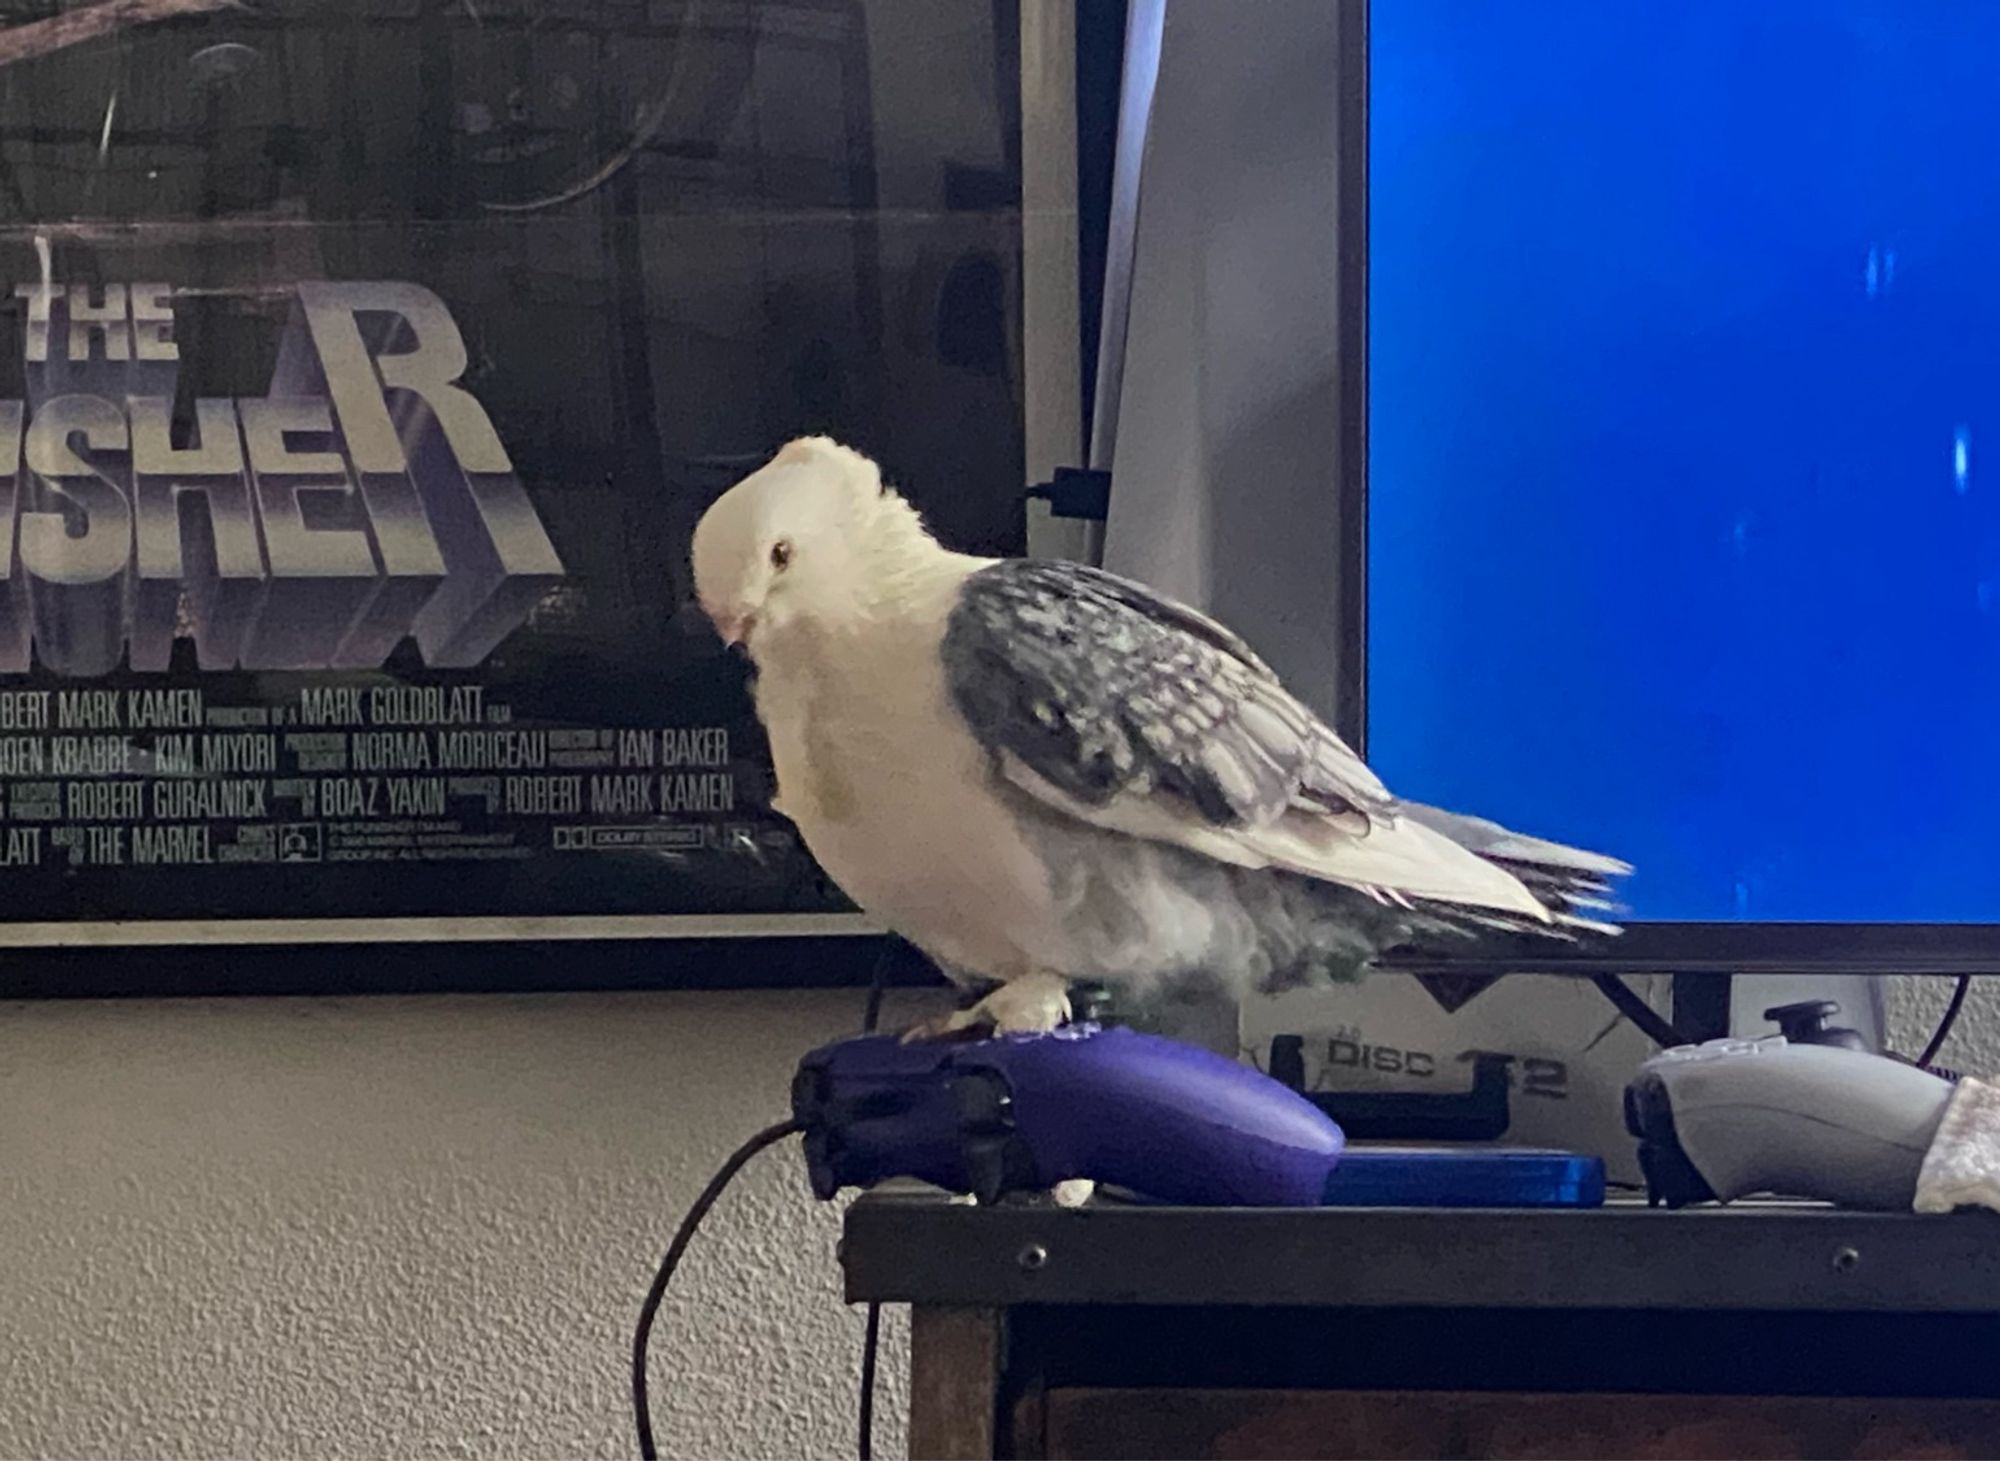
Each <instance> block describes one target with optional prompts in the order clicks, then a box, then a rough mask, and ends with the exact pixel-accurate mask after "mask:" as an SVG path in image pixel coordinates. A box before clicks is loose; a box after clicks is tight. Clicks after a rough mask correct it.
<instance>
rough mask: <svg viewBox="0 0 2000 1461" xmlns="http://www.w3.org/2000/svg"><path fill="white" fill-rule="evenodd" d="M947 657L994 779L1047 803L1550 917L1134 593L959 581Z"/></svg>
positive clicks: (1105, 583) (1011, 571)
mask: <svg viewBox="0 0 2000 1461" xmlns="http://www.w3.org/2000/svg"><path fill="white" fill-rule="evenodd" d="M942 654H943V659H944V666H945V675H946V680H947V683H948V685H949V689H950V694H951V697H952V701H953V704H954V705H955V707H956V708H957V710H958V712H959V714H960V715H961V716H962V717H963V718H964V720H965V722H966V724H967V725H968V727H970V729H971V731H972V734H973V735H974V736H975V737H976V738H977V739H978V741H979V743H980V744H981V745H982V746H983V747H984V748H985V749H986V751H987V752H988V754H989V755H991V756H992V758H993V761H994V765H995V768H996V771H997V773H998V774H999V775H1000V776H1001V777H1003V778H1004V779H1005V780H1007V781H1008V782H1011V783H1012V784H1013V785H1014V786H1015V787H1017V788H1018V789H1020V790H1021V791H1024V792H1026V793H1027V794H1028V795H1030V796H1032V797H1034V798H1035V799H1036V800H1037V801H1039V802H1040V803H1041V804H1042V805H1043V806H1044V807H1045V808H1047V809H1050V810H1053V811H1056V812H1059V813H1063V814H1066V815H1068V816H1070V817H1073V818H1076V819H1077V820H1080V821H1084V822H1088V823H1090V824H1092V825H1094V826H1097V827H1100V828H1103V829H1106V830H1109V831H1115V832H1122V833H1126V834H1128V835H1132V836H1140V837H1147V838H1151V839H1153V840H1157V841H1162V842H1170V843H1173V844H1175V845H1178V846H1181V847H1184V848H1186V849H1188V850H1190V851H1193V852H1198V853H1201V854H1204V855H1206V856H1208V857H1212V858H1215V859H1217V860H1219V861H1222V862H1227V863H1233V864H1236V865H1238V866H1242V867H1250V868H1275V869H1281V870H1285V871H1289V872H1295V873H1300V874H1303V875H1306V876H1309V877H1314V878H1322V879H1326V880H1328V881H1333V882H1339V883H1343V884H1345V885H1347V886H1349V887H1354V888H1359V889H1362V890H1363V891H1366V892H1369V893H1370V894H1373V895H1376V896H1378V897H1381V898H1384V899H1385V900H1393V901H1396V902H1401V903H1403V904H1404V906H1409V904H1408V902H1406V901H1405V900H1418V901H1435V902H1441V903H1447V904H1464V905H1468V906H1471V907H1476V908H1482V909H1487V910H1493V911H1495V912H1498V913H1503V914H1507V915H1511V916H1512V917H1514V918H1518V919H1523V920H1525V921H1526V922H1528V923H1534V924H1539V923H1544V922H1546V921H1547V920H1548V918H1549V912H1548V910H1547V908H1546V907H1545V905H1544V903H1543V902H1542V901H1540V900H1539V899H1538V898H1537V897H1536V896H1534V895H1532V894H1531V893H1530V892H1529V890H1528V889H1527V888H1526V887H1525V886H1524V885H1523V883H1522V882H1521V881H1519V880H1518V879H1516V878H1515V877H1514V876H1512V875H1511V874H1509V873H1508V872H1506V871H1503V870H1502V869H1501V868H1499V867H1498V866H1496V865H1495V864H1494V863H1492V862H1489V861H1488V860H1486V859H1485V858H1483V857H1480V856H1477V855H1475V854H1473V853H1471V852H1468V851H1467V850H1466V849H1465V848H1463V847H1461V846H1460V845H1459V844H1458V843H1457V842H1456V841H1455V840H1453V839H1452V837H1451V836H1450V835H1449V834H1448V833H1446V832H1439V831H1434V830H1432V829H1431V828H1430V827H1428V826H1426V825H1425V824H1424V822H1423V821H1421V820H1419V819H1412V818H1409V817H1407V816H1405V815H1404V814H1403V813H1404V808H1403V807H1402V806H1401V805H1400V804H1399V803H1398V802H1397V800H1396V799H1395V798H1394V797H1392V796H1391V795H1390V794H1389V791H1388V790H1387V788H1385V787H1384V786H1383V785H1382V783H1381V781H1380V780H1379V779H1378V778H1377V777H1376V776H1375V774H1374V773H1373V772H1372V771H1370V770H1369V769H1368V767H1367V766H1366V765H1365V764H1364V763H1363V762H1362V761H1361V759H1360V757H1358V756H1356V755H1355V754H1354V752H1353V751H1352V750H1351V749H1349V748H1348V746H1347V745H1346V744H1345V743H1344V742H1342V741H1341V740H1340V738H1339V737H1338V736H1336V735H1335V734H1334V733H1333V731H1332V730H1331V729H1329V728H1328V727H1327V726H1326V725H1325V724H1324V723H1322V722H1321V721H1320V720H1319V719H1318V718H1317V717H1316V716H1314V715H1313V714H1312V713H1311V712H1310V711H1309V710H1307V709H1306V708H1305V707H1304V706H1303V705H1301V704H1300V703H1299V702H1298V701H1297V700H1296V699H1295V698H1294V697H1293V696H1292V695H1291V694H1289V693H1288V692H1287V691H1286V690H1285V688H1284V687H1283V685H1281V684H1280V683H1279V681H1278V678H1277V676H1276V675H1274V674H1273V673H1272V672H1271V670H1270V669H1269V668H1268V667H1267V666H1266V665H1265V664H1264V663H1263V662H1262V661H1261V660H1259V659H1258V658H1257V656H1256V655H1255V654H1253V653H1252V652H1251V651H1250V649H1249V648H1248V646H1246V645H1245V644H1244V643H1243V641H1242V640H1241V639H1239V638H1237V636H1236V635H1234V634H1232V633H1231V632H1230V631H1229V630H1227V629H1225V628H1223V627H1222V626H1221V625H1219V624H1217V623H1215V622H1214V621H1212V620H1210V619H1208V618H1206V617H1204V616H1203V615H1201V614H1198V613H1196V612H1195V611H1194V610H1192V609H1189V608H1187V607H1186V606H1184V605H1180V604H1176V603H1172V602H1171V601H1169V600H1166V599H1163V598H1161V597H1160V596H1159V595H1157V594H1155V593H1153V592H1151V591H1150V590H1148V589H1146V588H1144V587H1142V586H1140V585H1139V584H1136V583H1132V582H1129V581H1128V580H1125V579H1121V578H1118V577H1115V576H1113V575H1111V574H1107V573H1104V572H1102V571H1101V570H1098V569H1093V568H1088V567H1085V566H1083V565H1080V564H1073V563H1063V562H1037V561H1028V560H1007V561H1003V562H1000V563H996V564H993V565H991V566H989V567H986V568H983V569H981V570H979V571H978V572H976V573H974V574H973V575H971V576H970V577H969V578H968V579H967V580H966V582H965V584H964V586H963V589H962V591H961V595H960V599H959V602H958V604H957V606H956V607H955V609H954V610H953V613H952V616H951V621H950V623H949V625H948V626H947V628H946V633H945V638H944V643H943V648H942Z"/></svg>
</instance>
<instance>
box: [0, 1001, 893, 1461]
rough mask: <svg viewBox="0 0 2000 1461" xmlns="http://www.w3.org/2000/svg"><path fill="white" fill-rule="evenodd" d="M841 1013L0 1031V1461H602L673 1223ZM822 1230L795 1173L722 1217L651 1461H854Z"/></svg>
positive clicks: (38, 1015)
mask: <svg viewBox="0 0 2000 1461" xmlns="http://www.w3.org/2000/svg"><path fill="white" fill-rule="evenodd" d="M908 1008H909V1007H907V1006H906V1007H905V1009H906V1010H907V1009H908ZM859 1012H860V996H859V995H858V994H857V993H832V994H810V995H799V994H757V995H750V994H736V995H650V996H647V995H639V996H569V995H563V996H537V997H522V998H511V997H483V998H450V997H435V998H419V999H393V1000H392V999H380V1000H352V1001H321V1000H270V1001H266V1000H240V1001H220V1000H218V1001H188V1002H161V1003H132V1004H109V1003H107V1004H96V1003H91V1004H29V1005H21V1004H14V1005H6V1006H0V1254H4V1261H0V1457H6V1458H30V1457H33V1458H53V1457H63V1458H84V1457H132V1456H142V1455H143V1456H153V1457H202V1458H215V1457H224V1456H258V1457H268V1458H273V1461H283V1458H290V1457H308V1456H311V1457H339V1458H372V1457H382V1458H389V1457H397V1458H406V1457H433V1456H480V1457H558V1456H560V1457H572V1456H579V1457H580V1456H605V1457H618V1458H624V1457H627V1456H630V1455H632V1454H633V1453H634V1451H633V1441H632V1433H631V1429H630V1419H629V1409H628V1404H627V1369H626V1359H627V1354H628V1346H629V1340H630V1334H631V1327H632V1322H633V1318H634V1315H635V1312H636V1310H637V1306H638V1303H639V1300H640V1298H641V1296H642V1294H643V1292H644V1290H645V1285H646V1283H647V1281H648V1279H649V1278H650V1277H651V1274H652V1270H653V1266H654V1264H655V1263H656V1262H657V1261H658V1257H659V1254H660V1252H661V1251H662V1250H663V1248H664V1247H665V1245H666V1241H667V1239H668V1238H669V1237H670V1236H671V1233H672V1228H673V1225H674V1223H675V1222H676V1221H677V1220H678V1219H679V1217H680V1215H681V1213H682V1211H683V1210H684V1209H685V1207H686V1205H687V1203H688V1202H689V1201H690V1200H691V1199H692V1198H693V1196H694V1194H695V1192H696V1191H697V1190H698V1189H699V1187H700V1185H701V1183H702V1182H703V1181H705V1180H706V1179H707V1177H708V1176H709V1174H710V1173H711V1172H712V1171H713V1169H714V1168H715V1166H716V1164H717V1163H718V1162H719V1161H720V1160H721V1159H722V1158H723V1156H725V1155H726V1154H727V1153H728V1152H729V1150H730V1149H731V1148H733V1147H734V1146H735V1145H736V1144H737V1143H738V1142H739V1141H740V1140H741V1139H742V1138H743V1137H745V1136H747V1135H748V1134H749V1133H750V1132H751V1131H753V1130H755V1129H756V1128H757V1127H759V1126H762V1125H764V1124H765V1123H766V1122H768V1121H771V1120H774V1119H777V1118H779V1117H781V1116H782V1115H783V1114H784V1110H785V1103H786V1093H787V1089H788V1083H789V1078H790V1074H791V1069H792V1066H793V1064H794V1062H795V1061H796V1059H797V1057H798V1056H799V1054H800V1053H801V1052H803V1051H804V1050H806V1049H807V1048H809V1047H810V1046H812V1045H814V1044H817V1043H819V1042H820V1041H822V1040H824V1039H828V1038H833V1037H836V1036H839V1035H842V1034H845V1033H849V1032H851V1031H852V1030H853V1029H854V1028H855V1026H856V1025H857V1023H858V1019H859ZM838 1230H839V1220H838V1214H837V1213H836V1211H835V1210H833V1209H832V1208H831V1207H823V1206H820V1205H817V1204H815V1203H814V1202H813V1201H812V1200H811V1198H810V1196H809V1195H808V1194H807V1192H806V1190H805V1184H804V1176H803V1172H802V1170H801V1168H800V1166H799V1160H798V1156H797V1152H796V1150H795V1149H781V1150H779V1151H775V1152H771V1153H768V1154H766V1156H765V1157H763V1158H762V1159H760V1161H759V1162H758V1163H757V1164H755V1165H754V1166H753V1167H751V1169H750V1170H749V1171H747V1172H746V1173H745V1174H744V1175H743V1177H742V1178H740V1179H739V1181H738V1184H737V1186H736V1188H735V1189H733V1190H732V1192H731V1194H730V1195H729V1196H728V1197H726V1198H725V1199H724V1201H723V1203H722V1205H721V1206H720V1207H718V1208H717V1210H716V1212H715V1213H714V1215H713V1216H712V1217H711V1219H710V1222H709V1225H708V1227H707V1228H705V1229H704V1231H703V1233H702V1235H701V1238H700V1239H699V1240H698V1241H697V1244H696V1246H695V1248H694V1249H693V1250H692V1252H691V1253H690V1255H689V1259H688V1263H687V1265H686V1267H685V1268H684V1269H683V1271H682V1275H681V1278H680V1280H678V1281H677V1285H676V1287H677V1297H676V1298H675V1299H674V1300H672V1301H671V1303H670V1305H669V1311H668V1312H667V1314H666V1315H665V1316H664V1317H663V1327H662V1329H661V1330H660V1332H659V1334H658V1335H657V1337H656V1339H655V1356H656V1359H657V1361H658V1362H657V1363H656V1364H655V1365H654V1367H653V1376H654V1386H655V1395H656V1414H657V1415H658V1416H659V1424H660V1426H661V1432H662V1444H663V1446H664V1447H665V1448H666V1449H667V1450H668V1451H669V1452H670V1454H674V1455H680V1456H690V1457H692V1456H711V1457H730V1456H754V1457H804V1456H827V1455H852V1454H853V1444H854V1442H853V1423H854V1422H853V1417H854V1395H855V1388H854V1387H855V1378H856V1375H857V1372H858V1363H859V1353H860V1335H861V1320H860V1315H859V1312H858V1311H850V1310H849V1309H847V1308H846V1307H845V1306H844V1305H843V1304H842V1302H841V1298H840V1289H839V1276H838V1270H837V1267H836V1265H835V1262H834V1244H835V1241H836V1239H837V1237H838ZM893 1322H894V1328H893V1330H892V1331H891V1332H892V1335H893V1342H892V1344H891V1346H890V1349H889V1352H888V1354H886V1355H885V1364H884V1366H883V1373H882V1381H883V1391H882V1401H883V1404H882V1408H881V1412H880V1415H879V1417H878V1425H879V1427H880V1429H879V1430H878V1444H880V1446H881V1447H882V1454H887V1455H896V1454H900V1453H901V1450H902V1447H903V1432H902V1416H903V1410H904V1407H903V1385H904V1376H905V1362H904V1359H903V1355H904V1353H905V1350H904V1345H905V1343H906V1341H905V1338H904V1336H905V1334H906V1332H907V1331H906V1329H905V1327H904V1325H903V1322H902V1315H901V1314H900V1312H894V1313H893Z"/></svg>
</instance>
